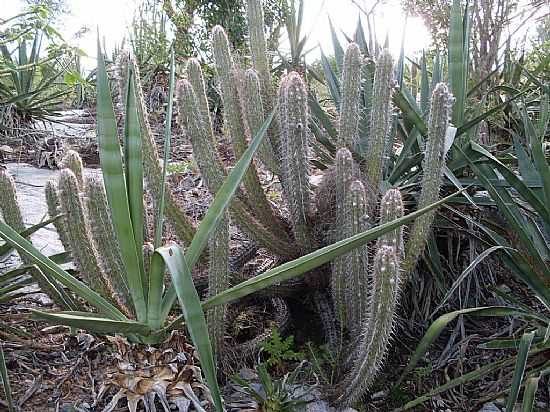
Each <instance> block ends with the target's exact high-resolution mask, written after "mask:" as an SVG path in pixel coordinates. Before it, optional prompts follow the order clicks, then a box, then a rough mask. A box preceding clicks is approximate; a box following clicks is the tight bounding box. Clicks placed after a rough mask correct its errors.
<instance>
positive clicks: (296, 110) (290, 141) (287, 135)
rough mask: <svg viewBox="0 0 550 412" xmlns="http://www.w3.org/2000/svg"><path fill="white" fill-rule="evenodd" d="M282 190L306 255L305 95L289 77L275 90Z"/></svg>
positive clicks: (293, 75) (302, 87)
mask: <svg viewBox="0 0 550 412" xmlns="http://www.w3.org/2000/svg"><path fill="white" fill-rule="evenodd" d="M279 116H280V117H279V122H280V125H281V132H282V133H281V142H282V150H283V153H282V164H283V179H284V184H283V190H284V191H285V195H286V198H287V201H288V208H289V211H290V221H291V223H292V228H293V230H294V235H295V237H296V243H297V244H298V246H299V247H300V249H301V250H302V252H304V253H307V252H310V251H311V250H312V249H313V243H312V242H313V241H312V236H311V233H310V222H309V214H310V210H309V209H310V203H311V199H310V198H311V193H310V187H309V174H310V173H309V142H308V133H309V129H308V112H307V92H306V89H305V85H304V83H303V81H302V78H301V77H300V75H299V74H298V73H296V72H292V73H290V74H289V75H288V76H287V77H286V78H284V79H282V80H281V86H280V88H279Z"/></svg>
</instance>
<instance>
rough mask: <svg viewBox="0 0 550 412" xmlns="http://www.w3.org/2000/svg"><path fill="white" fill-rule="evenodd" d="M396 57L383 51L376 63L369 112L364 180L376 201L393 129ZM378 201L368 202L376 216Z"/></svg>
mask: <svg viewBox="0 0 550 412" xmlns="http://www.w3.org/2000/svg"><path fill="white" fill-rule="evenodd" d="M392 74H393V58H392V56H391V54H390V52H389V50H387V49H384V50H383V51H382V52H381V53H380V57H379V58H378V61H377V63H376V71H375V74H374V85H373V92H372V107H371V110H370V115H371V118H370V125H369V133H370V136H369V140H368V148H367V152H366V156H365V165H364V168H365V175H366V176H365V179H366V181H367V184H368V188H369V190H370V191H371V193H373V194H375V196H373V197H371V199H376V195H377V194H378V193H379V186H380V180H381V176H382V170H383V167H384V149H385V147H386V139H387V137H388V134H389V128H390V109H391V81H392ZM375 205H376V202H375V201H374V202H373V201H372V200H370V201H369V208H368V210H369V212H370V213H373V212H374V208H375Z"/></svg>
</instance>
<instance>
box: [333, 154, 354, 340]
mask: <svg viewBox="0 0 550 412" xmlns="http://www.w3.org/2000/svg"><path fill="white" fill-rule="evenodd" d="M335 163H336V221H335V224H334V228H333V232H334V241H338V240H342V239H345V238H346V237H347V236H348V235H349V230H346V222H347V221H348V219H349V217H350V215H349V207H346V203H347V202H348V201H349V199H350V198H349V194H348V193H349V190H350V185H351V182H352V180H353V174H354V171H353V159H352V156H351V152H350V151H349V150H348V149H346V148H342V149H339V150H338V151H337V152H336V162H335ZM348 228H349V227H348ZM348 275H349V271H348V267H347V265H346V257H345V256H340V257H337V258H336V259H334V260H333V261H332V276H331V291H332V300H333V302H334V308H335V312H336V319H337V320H338V323H339V324H340V328H341V332H342V333H341V334H342V335H343V330H344V328H345V327H346V325H347V324H348V319H347V305H346V299H347V295H346V294H347V292H346V291H347V287H348V286H349V284H348Z"/></svg>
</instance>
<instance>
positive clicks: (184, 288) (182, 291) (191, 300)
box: [155, 246, 223, 412]
mask: <svg viewBox="0 0 550 412" xmlns="http://www.w3.org/2000/svg"><path fill="white" fill-rule="evenodd" d="M155 254H159V255H160V256H162V258H163V260H164V262H165V263H166V266H168V270H169V271H170V275H171V276H172V282H173V285H174V287H175V289H176V294H177V296H178V300H179V303H180V306H181V310H182V312H183V316H184V317H185V322H186V326H187V329H188V330H189V334H190V335H191V339H192V340H193V344H194V345H195V347H196V348H197V350H198V351H199V358H200V362H201V369H202V370H203V372H204V374H205V377H206V381H207V382H208V387H209V389H210V393H211V394H212V399H213V400H214V405H215V407H216V410H217V411H218V412H223V404H222V398H221V393H220V388H219V386H218V381H217V379H216V365H215V363H214V355H213V352H212V345H211V344H210V337H209V335H208V327H207V326H206V319H205V318H204V312H203V310H202V307H201V302H200V299H199V295H198V293H197V290H196V289H195V285H194V284H193V276H192V275H191V271H190V270H189V266H188V264H187V261H186V259H185V256H184V255H183V253H182V251H181V250H180V249H179V248H178V247H176V246H166V247H162V248H159V249H157V250H156V251H155Z"/></svg>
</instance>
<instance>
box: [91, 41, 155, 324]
mask: <svg viewBox="0 0 550 412" xmlns="http://www.w3.org/2000/svg"><path fill="white" fill-rule="evenodd" d="M97 50H98V53H97V58H98V67H97V136H98V139H99V149H100V150H99V154H100V160H101V169H102V171H103V181H104V183H105V191H106V193H107V200H108V202H109V209H110V211H111V215H112V220H113V226H114V229H115V232H116V235H117V239H118V243H119V246H120V252H121V255H122V260H123V262H124V268H125V269H126V275H127V277H128V287H129V289H130V293H131V295H132V300H133V303H134V308H135V310H136V314H137V317H138V320H139V321H145V320H146V318H147V307H146V302H145V295H144V285H143V280H142V276H141V266H140V263H139V258H138V256H139V255H138V252H137V248H138V245H136V243H135V239H136V237H135V235H134V228H133V226H132V220H131V214H130V202H129V199H128V188H127V185H126V180H125V177H124V170H123V163H122V155H121V149H120V144H119V142H118V137H117V125H116V119H115V113H114V110H113V102H112V100H111V94H110V88H109V80H108V78H107V71H106V69H105V61H104V59H103V53H102V52H101V45H100V43H99V39H98V47H97ZM136 230H141V228H136ZM139 248H140V249H141V248H142V245H139Z"/></svg>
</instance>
